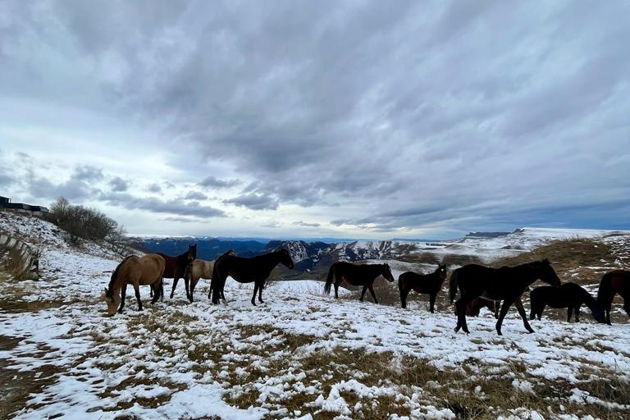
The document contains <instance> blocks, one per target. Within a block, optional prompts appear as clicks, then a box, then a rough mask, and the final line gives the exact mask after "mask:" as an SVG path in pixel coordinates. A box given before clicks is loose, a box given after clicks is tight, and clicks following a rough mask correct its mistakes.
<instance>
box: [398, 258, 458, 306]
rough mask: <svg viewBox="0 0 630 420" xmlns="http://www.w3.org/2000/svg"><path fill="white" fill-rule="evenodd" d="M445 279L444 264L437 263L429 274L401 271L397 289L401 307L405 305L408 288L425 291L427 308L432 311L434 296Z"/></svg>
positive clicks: (420, 291) (419, 291)
mask: <svg viewBox="0 0 630 420" xmlns="http://www.w3.org/2000/svg"><path fill="white" fill-rule="evenodd" d="M445 279H446V265H442V264H439V265H438V267H437V268H436V269H435V271H434V272H433V273H431V274H417V273H414V272H412V271H407V272H406V273H402V274H401V275H400V277H398V289H399V290H400V303H401V305H402V307H403V308H406V307H407V295H408V294H409V291H410V290H415V291H416V292H418V293H427V294H428V295H429V309H430V311H431V313H433V307H434V305H435V297H436V296H437V294H438V292H439V291H440V289H442V283H444V280H445Z"/></svg>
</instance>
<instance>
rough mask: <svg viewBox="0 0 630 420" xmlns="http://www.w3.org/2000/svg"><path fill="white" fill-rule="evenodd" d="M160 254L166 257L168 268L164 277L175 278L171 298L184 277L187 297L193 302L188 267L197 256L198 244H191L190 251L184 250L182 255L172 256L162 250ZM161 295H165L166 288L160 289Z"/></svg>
mask: <svg viewBox="0 0 630 420" xmlns="http://www.w3.org/2000/svg"><path fill="white" fill-rule="evenodd" d="M157 254H158V255H160V256H162V258H164V261H166V268H165V269H164V278H165V279H173V288H172V289H171V299H173V295H174V294H175V288H176V287H177V282H178V281H179V279H180V278H183V279H184V285H185V287H186V297H187V298H188V300H190V301H191V302H192V297H191V296H190V290H189V276H186V274H188V271H187V269H189V265H190V264H192V262H193V260H194V259H195V258H197V245H196V244H195V245H189V246H188V251H186V252H184V253H183V254H181V255H178V256H176V257H171V256H168V255H166V254H162V253H160V252H158V253H157ZM159 295H160V297H163V296H164V289H160V291H159Z"/></svg>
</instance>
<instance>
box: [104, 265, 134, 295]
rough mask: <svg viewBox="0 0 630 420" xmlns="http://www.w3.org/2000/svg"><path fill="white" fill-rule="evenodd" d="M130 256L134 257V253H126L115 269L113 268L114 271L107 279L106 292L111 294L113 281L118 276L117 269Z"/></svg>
mask: <svg viewBox="0 0 630 420" xmlns="http://www.w3.org/2000/svg"><path fill="white" fill-rule="evenodd" d="M131 257H135V255H127V256H126V257H125V258H124V259H123V260H122V261H121V262H120V263H119V264H118V265H117V266H116V269H115V270H114V272H113V273H112V276H111V277H110V279H109V285H108V286H107V294H108V295H111V294H112V293H113V290H112V287H113V286H114V282H115V281H116V278H117V277H118V271H119V270H120V267H122V266H123V264H124V263H125V262H126V261H127V260H128V259H129V258H131Z"/></svg>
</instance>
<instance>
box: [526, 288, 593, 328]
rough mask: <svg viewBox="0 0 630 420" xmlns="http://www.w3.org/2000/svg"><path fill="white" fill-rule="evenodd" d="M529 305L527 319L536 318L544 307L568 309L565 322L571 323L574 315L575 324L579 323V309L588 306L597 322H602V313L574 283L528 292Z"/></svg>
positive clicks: (584, 291) (585, 292)
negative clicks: (529, 312) (529, 309)
mask: <svg viewBox="0 0 630 420" xmlns="http://www.w3.org/2000/svg"><path fill="white" fill-rule="evenodd" d="M529 304H530V306H531V309H532V311H531V314H530V317H529V319H535V318H538V319H539V320H540V317H541V315H542V313H543V310H544V309H545V306H546V305H549V306H551V307H552V308H568V310H567V322H570V321H571V315H572V314H573V313H575V322H579V321H580V307H581V306H582V305H586V306H588V308H589V309H590V310H591V312H592V313H593V317H594V318H595V319H596V320H597V322H604V321H605V318H604V311H603V309H602V308H601V306H600V305H599V304H598V303H597V302H596V301H595V298H593V296H591V294H590V293H589V292H587V291H586V289H584V288H583V287H582V286H580V285H578V284H575V283H564V284H563V285H562V286H560V287H552V286H542V287H537V288H535V289H534V290H532V291H531V292H529Z"/></svg>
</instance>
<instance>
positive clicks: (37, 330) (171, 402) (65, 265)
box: [0, 214, 630, 419]
mask: <svg viewBox="0 0 630 420" xmlns="http://www.w3.org/2000/svg"><path fill="white" fill-rule="evenodd" d="M0 215H2V216H3V217H1V218H0V228H2V229H4V230H12V231H13V232H15V233H16V234H19V235H21V237H22V238H23V239H24V240H27V241H29V242H31V243H34V244H37V245H38V247H39V249H40V250H41V252H42V257H41V259H42V263H41V280H40V281H24V282H14V281H10V280H3V281H2V290H3V294H2V296H1V297H0V343H2V349H3V351H2V352H1V353H0V384H1V385H2V387H3V390H4V392H3V394H2V396H1V397H0V402H1V403H0V418H23V419H32V418H46V417H48V418H81V419H90V418H94V419H113V418H116V417H117V416H120V415H125V416H126V417H123V418H141V419H152V418H175V419H178V418H181V419H202V418H203V419H208V418H212V419H218V418H223V419H261V418H266V419H271V418H274V419H275V418H294V419H295V418H301V419H311V418H315V419H329V418H339V419H344V418H368V419H374V418H391V419H402V418H414V419H415V418H496V417H498V416H503V417H504V418H512V419H526V418H547V417H551V418H566V419H570V418H571V419H572V418H584V417H585V416H589V415H590V416H592V417H594V418H606V419H611V418H612V419H614V418H618V419H622V418H627V417H628V415H630V392H629V390H630V352H629V351H628V349H630V323H629V322H628V319H627V317H625V315H624V316H622V315H621V313H620V311H619V309H620V308H619V305H618V304H617V305H616V306H615V318H614V321H615V323H614V324H613V325H612V326H608V325H601V324H595V323H594V322H593V321H592V319H591V317H589V316H587V315H585V316H583V320H582V322H580V323H570V324H569V323H566V322H563V321H557V320H552V319H550V318H549V317H547V316H544V317H543V319H542V320H541V321H533V322H532V325H533V327H534V329H535V330H536V332H535V333H534V334H526V333H525V330H524V328H523V326H522V323H521V321H520V319H518V318H517V315H516V311H512V312H510V314H509V315H508V318H506V322H505V324H504V335H503V336H497V335H496V333H495V332H494V318H492V316H491V315H490V314H489V313H487V312H486V313H484V314H483V316H481V317H478V318H470V319H469V326H470V328H471V334H470V335H465V334H461V333H460V334H455V333H454V332H453V327H454V326H455V319H454V316H453V315H452V312H451V311H452V309H451V308H450V307H448V306H446V305H444V306H441V307H438V309H439V312H438V313H436V314H430V313H429V312H428V311H427V310H426V307H425V303H424V302H423V301H418V300H415V301H412V302H410V303H409V306H408V308H407V309H406V310H403V309H401V308H400V307H397V306H387V305H375V304H373V303H372V302H369V301H368V302H363V303H361V302H358V301H357V300H356V298H355V296H354V295H353V294H352V293H350V292H344V293H343V296H342V298H341V299H339V300H335V299H334V298H332V297H330V296H325V295H322V294H321V292H320V291H321V283H316V282H309V281H290V282H289V281H287V282H273V283H271V284H270V285H269V286H268V287H267V288H266V289H265V291H264V294H263V298H264V299H265V301H266V303H265V304H263V305H261V306H258V307H252V306H251V305H250V304H249V299H250V297H251V292H252V287H251V285H237V284H236V283H235V282H233V281H231V280H230V281H228V284H227V286H226V295H227V296H226V297H227V299H228V303H227V305H223V304H222V305H217V306H213V305H211V304H210V303H209V301H208V300H207V299H206V298H205V296H203V295H204V292H207V288H208V283H207V282H202V283H201V284H200V285H199V286H198V288H199V290H200V293H199V295H200V298H199V299H198V301H196V302H195V303H193V304H188V303H187V301H186V300H185V296H184V293H183V287H181V286H180V289H179V290H178V293H177V294H176V298H175V299H173V300H169V299H166V300H165V301H164V302H159V303H158V304H156V305H150V304H149V302H148V299H149V297H148V292H149V291H148V288H145V289H143V290H141V294H142V297H143V301H144V303H145V305H146V306H145V310H144V311H143V312H137V311H136V307H137V306H136V302H135V298H133V296H130V295H132V294H129V295H128V302H127V307H126V309H125V314H123V315H117V316H115V317H111V318H108V317H105V304H104V302H102V301H101V300H100V299H99V298H100V294H101V292H102V290H103V287H105V286H106V285H107V283H108V281H109V276H110V272H111V270H113V269H114V268H115V266H116V265H117V262H118V260H117V259H116V258H114V257H113V255H111V253H109V252H108V251H107V250H106V249H103V248H102V247H100V246H99V245H97V244H84V247H83V249H74V248H71V247H69V246H67V245H66V244H65V241H64V240H63V239H62V237H61V233H60V232H59V231H58V230H57V229H56V228H55V227H54V226H52V225H50V224H48V223H46V222H43V221H41V220H39V219H36V218H27V217H23V216H14V215H11V216H8V217H4V215H3V214H0ZM519 235H520V236H519ZM554 235H556V236H557V235H560V233H558V232H555V233H554ZM606 235H608V234H606ZM541 236H542V237H543V239H540V238H541ZM552 236H553V235H552ZM565 236H566V235H565ZM591 237H592V239H590V241H591V242H590V243H591V245H589V246H590V248H588V249H587V248H584V249H582V248H579V249H578V248H575V246H574V245H570V246H562V247H561V248H564V251H562V252H561V251H560V250H559V249H556V248H550V249H547V250H546V249H545V248H544V247H545V246H552V247H553V246H555V247H557V246H558V245H557V244H558V242H549V235H547V236H544V235H533V234H531V235H529V236H527V237H526V236H525V235H523V234H518V233H515V234H514V238H513V239H511V238H510V239H507V241H508V242H505V241H506V239H505V238H503V239H500V241H503V242H497V243H496V244H495V245H492V247H490V246H489V245H487V243H486V242H483V243H482V242H480V241H482V239H472V238H468V239H464V240H462V241H453V242H451V243H448V244H447V245H444V246H440V247H438V246H435V247H434V249H427V248H429V247H430V245H426V247H425V248H423V249H419V250H418V252H417V253H416V256H420V257H421V256H422V255H423V254H424V253H425V252H429V253H430V254H433V255H436V256H437V255H447V254H448V255H453V256H457V255H468V253H470V255H471V256H475V257H476V258H480V259H485V258H487V256H488V255H491V254H493V255H498V254H501V255H503V252H505V253H506V255H504V256H505V257H506V258H526V257H525V256H528V257H527V258H529V257H532V256H538V255H540V253H543V254H546V253H550V252H552V250H555V251H554V252H558V253H557V254H555V257H554V256H552V257H551V258H552V259H553V262H554V265H558V267H559V268H558V272H559V274H560V275H561V277H563V279H565V280H566V279H567V276H568V277H571V273H572V272H575V273H582V272H584V273H586V272H585V271H584V270H594V271H593V272H594V273H595V272H596V273H598V272H599V271H598V270H599V268H597V269H596V268H595V267H601V269H602V270H603V269H608V268H609V267H611V266H613V265H614V266H619V265H621V266H625V265H626V264H627V261H628V260H627V259H626V258H627V256H628V249H629V248H630V247H629V246H628V242H627V240H626V239H627V237H626V236H625V235H623V236H601V234H599V233H598V234H596V235H595V234H593V235H591ZM519 238H520V239H519ZM569 238H572V239H574V238H575V237H574V235H569ZM539 239H540V240H539ZM554 239H562V238H554ZM565 239H566V237H565ZM484 240H491V241H499V239H498V238H484ZM562 243H563V244H566V242H562ZM398 244H402V243H401V242H399V243H398ZM483 244H486V245H483ZM359 245H360V244H357V245H354V246H358V247H359V248H361V249H366V247H364V246H362V245H361V246H359ZM451 245H452V246H451ZM507 245H509V246H514V247H516V246H517V245H518V246H520V248H518V249H516V248H513V249H510V248H503V247H504V246H507ZM541 245H542V247H541ZM595 245H597V248H594V247H595ZM396 246H398V245H396ZM600 246H601V247H604V246H605V247H607V248H605V250H606V256H603V254H602V256H600V255H591V254H592V252H591V251H593V249H599V247H600ZM484 247H485V248H484ZM567 248H569V251H567ZM574 248H575V249H578V251H579V252H578V254H581V255H582V254H583V258H582V259H575V260H572V261H571V262H563V261H564V258H566V255H567V252H569V253H572V252H573V250H574ZM373 249H374V250H375V251H374V252H377V250H378V252H381V251H382V250H384V249H385V248H381V247H380V246H377V247H373ZM458 249H459V250H465V253H466V254H457V253H456V250H458ZM589 249H590V251H589ZM602 249H604V248H602ZM475 250H479V252H478V254H474V252H475ZM497 250H502V251H500V252H499V251H497ZM587 251H588V252H587ZM344 252H345V251H344ZM408 254H412V256H413V253H408ZM587 254H588V255H587ZM609 255H613V256H615V255H616V256H617V257H616V258H613V257H610V258H609ZM365 257H367V255H364V256H363V258H365ZM385 257H387V258H391V254H381V255H380V256H379V258H385ZM600 257H601V258H600ZM556 258H558V261H556ZM560 259H562V261H561V260H560ZM602 259H603V260H605V261H601V260H602ZM419 260H420V258H419V259H418V261H419ZM501 261H504V262H506V263H507V262H509V261H515V262H516V261H517V260H497V261H496V263H501ZM597 261H599V263H597ZM596 263H597V264H599V265H596ZM391 264H392V266H393V267H394V269H395V271H396V272H397V273H399V272H401V271H403V270H406V269H408V268H410V267H419V268H421V269H423V270H429V269H431V265H426V266H425V265H418V264H421V263H420V262H413V261H412V262H409V261H407V262H405V261H398V260H396V259H395V258H392V259H391ZM563 264H566V266H565V265H563ZM574 264H577V265H574ZM571 270H574V271H571ZM588 278H590V274H588V275H587V274H584V281H587V279H588ZM596 280H597V278H593V280H592V281H591V283H594V282H596ZM377 293H378V292H377ZM545 315H547V313H545Z"/></svg>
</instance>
